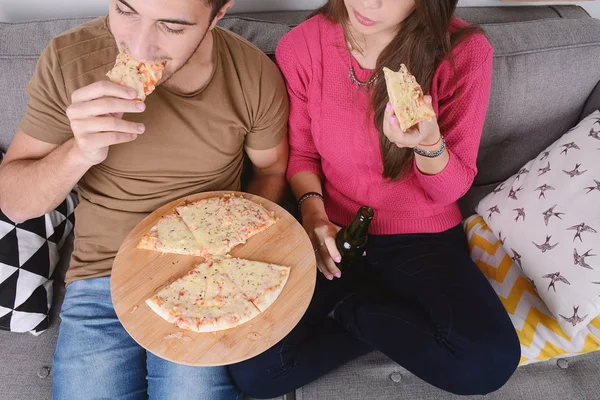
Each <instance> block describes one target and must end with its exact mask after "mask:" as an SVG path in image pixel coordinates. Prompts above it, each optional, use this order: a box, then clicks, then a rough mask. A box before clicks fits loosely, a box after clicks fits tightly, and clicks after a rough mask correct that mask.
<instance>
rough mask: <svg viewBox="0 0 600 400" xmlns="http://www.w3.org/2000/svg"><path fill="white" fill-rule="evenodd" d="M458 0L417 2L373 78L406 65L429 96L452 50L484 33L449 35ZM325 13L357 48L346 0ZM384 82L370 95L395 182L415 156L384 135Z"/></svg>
mask: <svg viewBox="0 0 600 400" xmlns="http://www.w3.org/2000/svg"><path fill="white" fill-rule="evenodd" d="M457 3H458V0H415V4H416V10H415V11H414V12H413V13H412V14H411V15H410V16H409V17H408V18H406V19H405V20H404V21H403V22H402V24H401V27H400V30H399V31H398V34H397V35H396V37H394V39H393V40H392V41H391V43H390V44H389V45H388V46H387V47H386V48H385V49H384V50H383V51H382V52H381V54H380V55H379V58H378V59H377V66H376V67H375V69H374V70H373V75H372V76H375V75H378V76H382V73H381V71H382V68H383V67H384V66H385V67H388V68H390V69H391V70H393V71H398V70H399V69H400V64H405V65H406V67H407V68H408V70H409V71H410V72H411V73H412V74H413V75H414V76H415V77H416V78H417V82H419V84H420V85H421V87H422V88H423V92H425V93H428V92H429V90H430V89H431V84H432V81H433V76H434V74H435V71H436V69H437V67H438V66H439V65H440V63H441V62H442V60H443V59H444V58H446V57H449V60H450V62H451V63H452V64H453V60H452V49H453V47H454V46H456V45H457V44H458V43H459V42H460V41H462V40H464V39H465V38H466V37H468V36H469V35H471V34H474V33H483V31H482V30H481V28H478V27H475V26H466V27H464V28H462V29H460V30H457V31H456V32H454V33H453V34H452V35H450V32H449V28H450V21H451V19H452V17H453V15H454V11H455V10H456V5H457ZM317 14H323V15H324V16H325V17H326V18H327V19H328V20H330V21H331V22H333V23H338V24H341V25H342V27H343V28H344V32H345V33H346V39H347V40H348V41H349V42H350V45H351V46H353V47H356V44H355V43H353V40H352V37H351V35H350V33H349V31H348V12H347V10H346V6H345V5H344V0H328V1H327V3H326V4H325V5H324V6H323V7H321V8H320V9H318V10H316V11H315V13H314V14H312V15H317ZM388 101H389V99H388V93H387V87H386V84H385V79H377V81H376V83H375V85H374V87H373V93H372V95H371V107H372V108H373V111H374V114H375V126H376V127H377V130H378V131H379V145H380V148H381V158H382V161H383V176H384V178H389V179H391V180H392V181H396V180H399V179H402V178H404V177H405V176H406V175H407V174H408V172H409V171H410V168H409V167H410V165H411V164H412V160H413V157H414V153H413V151H412V150H411V149H407V148H399V147H398V146H396V145H395V144H394V143H392V142H390V140H389V139H388V138H387V137H386V136H385V135H384V134H383V116H384V113H385V107H386V105H387V103H388Z"/></svg>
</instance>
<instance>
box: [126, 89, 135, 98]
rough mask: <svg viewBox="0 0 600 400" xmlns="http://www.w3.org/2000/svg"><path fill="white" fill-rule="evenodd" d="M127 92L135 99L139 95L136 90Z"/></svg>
mask: <svg viewBox="0 0 600 400" xmlns="http://www.w3.org/2000/svg"><path fill="white" fill-rule="evenodd" d="M127 94H128V95H129V97H131V98H134V99H135V98H136V97H137V92H136V91H135V90H128V91H127Z"/></svg>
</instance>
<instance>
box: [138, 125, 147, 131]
mask: <svg viewBox="0 0 600 400" xmlns="http://www.w3.org/2000/svg"><path fill="white" fill-rule="evenodd" d="M137 129H138V132H140V133H144V131H145V130H146V127H145V126H144V124H138V126H137Z"/></svg>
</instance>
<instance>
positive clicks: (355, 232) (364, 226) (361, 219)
mask: <svg viewBox="0 0 600 400" xmlns="http://www.w3.org/2000/svg"><path fill="white" fill-rule="evenodd" d="M372 220H373V210H372V209H371V208H370V207H361V208H360V210H358V213H357V214H356V217H354V220H353V221H352V223H351V224H350V225H348V228H346V234H347V235H348V236H350V237H352V238H360V237H365V236H367V231H368V230H369V225H370V224H371V221H372Z"/></svg>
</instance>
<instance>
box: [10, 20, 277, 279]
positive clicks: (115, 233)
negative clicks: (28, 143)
mask: <svg viewBox="0 0 600 400" xmlns="http://www.w3.org/2000/svg"><path fill="white" fill-rule="evenodd" d="M213 32H214V54H213V56H214V60H215V71H214V75H213V77H212V78H211V80H210V82H209V83H208V84H207V85H206V86H205V87H204V88H203V89H202V90H201V91H199V92H198V93H194V94H192V95H181V94H178V93H174V92H171V91H169V90H167V89H165V88H163V87H160V86H159V87H158V88H157V89H156V91H155V92H154V93H152V94H151V95H150V96H149V97H148V98H147V99H146V106H147V108H146V111H145V112H143V113H141V114H126V115H125V117H124V118H125V119H127V120H131V121H137V122H143V123H144V124H145V125H146V132H145V133H144V134H143V135H140V136H139V137H138V138H137V139H136V140H135V141H133V142H130V143H125V144H119V145H115V146H111V147H110V149H109V154H108V157H107V159H106V160H105V161H104V162H103V163H101V164H99V165H96V166H94V167H92V168H91V169H90V170H89V171H88V172H87V173H86V174H85V175H84V176H83V177H82V178H81V180H80V182H79V199H80V204H79V206H78V207H77V209H76V210H75V247H74V251H73V255H72V258H71V264H70V268H69V271H68V272H67V282H70V281H73V280H78V279H85V278H93V277H99V276H107V275H110V270H111V268H112V263H113V260H114V257H115V255H116V253H117V251H118V249H119V247H120V246H121V243H122V242H123V240H124V239H125V237H126V236H127V234H128V233H129V232H130V231H131V230H132V229H133V228H134V227H135V226H136V224H137V223H138V222H140V221H141V220H142V219H143V218H144V217H145V216H147V215H148V214H149V213H150V212H152V211H154V210H155V209H157V208H158V207H160V206H162V205H164V204H166V203H168V202H170V201H172V200H175V199H178V198H180V197H183V196H187V195H190V194H194V193H198V192H205V191H212V190H240V175H241V171H242V165H243V154H244V146H248V147H249V148H252V149H257V150H264V149H270V148H273V147H275V146H276V145H277V144H279V143H280V141H281V140H282V138H283V137H284V135H285V134H286V133H287V118H288V100H287V94H286V90H285V84H284V82H283V79H282V77H281V74H280V72H279V70H278V69H277V67H276V66H275V64H274V63H273V62H271V60H269V58H268V57H267V56H265V55H264V54H263V53H262V52H260V50H258V49H257V48H256V47H254V46H253V45H251V44H250V43H249V42H247V41H245V40H244V39H242V38H241V37H239V36H237V35H235V34H233V33H231V32H229V31H226V30H223V29H220V28H216V29H214V31H213ZM117 54H118V50H117V46H116V43H115V39H114V37H113V36H112V34H111V33H110V31H109V29H108V26H107V18H106V17H104V18H99V19H96V20H94V21H92V22H89V23H87V24H84V25H82V26H79V27H77V28H75V29H73V30H71V31H69V32H66V33H64V34H62V35H60V36H58V37H57V38H55V39H53V40H52V42H51V43H50V44H49V46H48V47H47V48H46V50H45V51H44V53H43V54H42V56H41V58H40V61H39V62H38V65H37V69H36V72H35V74H34V76H33V78H32V79H31V81H30V82H29V85H28V86H27V93H28V95H29V105H28V108H27V113H26V115H25V118H24V120H23V122H22V123H21V126H20V129H21V130H22V131H23V132H25V133H26V134H27V135H29V136H31V137H34V138H36V139H39V140H42V141H44V142H47V143H53V144H62V143H64V142H66V141H68V140H69V139H70V138H72V137H73V133H72V131H71V129H70V125H69V120H68V118H67V116H66V109H67V107H68V106H69V104H70V99H71V94H72V93H73V92H74V91H75V90H77V89H79V88H81V87H84V86H87V85H89V84H91V83H93V82H96V81H99V80H106V79H108V78H107V77H106V76H105V75H106V73H107V72H108V71H109V70H110V69H111V68H112V67H113V65H114V62H115V59H116V57H117Z"/></svg>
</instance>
